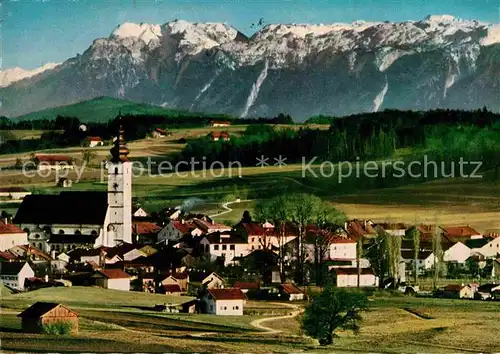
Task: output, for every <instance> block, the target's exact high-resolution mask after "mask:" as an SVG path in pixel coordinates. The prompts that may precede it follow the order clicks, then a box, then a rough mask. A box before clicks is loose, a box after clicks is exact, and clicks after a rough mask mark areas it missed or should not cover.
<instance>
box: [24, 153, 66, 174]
mask: <svg viewBox="0 0 500 354" xmlns="http://www.w3.org/2000/svg"><path fill="white" fill-rule="evenodd" d="M34 163H35V165H36V166H37V170H38V171H46V170H72V169H73V168H74V165H73V162H72V161H71V158H70V157H69V156H66V155H36V156H35V159H34Z"/></svg>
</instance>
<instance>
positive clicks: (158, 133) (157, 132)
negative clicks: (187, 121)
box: [151, 128, 167, 138]
mask: <svg viewBox="0 0 500 354" xmlns="http://www.w3.org/2000/svg"><path fill="white" fill-rule="evenodd" d="M151 136H152V137H153V138H164V137H166V136H167V132H166V130H164V129H161V128H155V129H154V130H153V131H152V132H151Z"/></svg>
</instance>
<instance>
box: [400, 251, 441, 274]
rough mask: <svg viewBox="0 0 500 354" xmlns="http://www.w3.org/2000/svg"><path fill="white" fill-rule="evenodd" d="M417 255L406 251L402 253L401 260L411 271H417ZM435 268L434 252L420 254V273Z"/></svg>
mask: <svg viewBox="0 0 500 354" xmlns="http://www.w3.org/2000/svg"><path fill="white" fill-rule="evenodd" d="M414 257H415V254H414V252H413V250H404V251H401V258H402V259H403V261H404V262H405V263H406V265H407V266H408V268H409V269H415V264H414V263H415V259H414ZM433 266H434V255H433V253H432V251H422V250H420V251H419V252H418V257H417V269H418V272H419V273H420V272H422V271H423V270H429V269H431V268H432V267H433Z"/></svg>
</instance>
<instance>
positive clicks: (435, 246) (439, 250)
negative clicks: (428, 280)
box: [432, 219, 443, 290]
mask: <svg viewBox="0 0 500 354" xmlns="http://www.w3.org/2000/svg"><path fill="white" fill-rule="evenodd" d="M432 253H433V256H434V269H433V271H434V273H433V277H432V286H433V288H434V290H436V289H437V283H438V281H439V273H440V270H441V265H442V262H443V246H442V235H441V229H440V227H439V223H438V220H437V219H436V223H435V224H434V233H433V235H432Z"/></svg>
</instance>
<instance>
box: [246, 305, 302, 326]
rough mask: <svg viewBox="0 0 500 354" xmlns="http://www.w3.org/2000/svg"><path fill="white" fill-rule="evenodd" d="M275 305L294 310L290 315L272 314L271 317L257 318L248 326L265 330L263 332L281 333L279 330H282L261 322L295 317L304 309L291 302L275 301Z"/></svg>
mask: <svg viewBox="0 0 500 354" xmlns="http://www.w3.org/2000/svg"><path fill="white" fill-rule="evenodd" d="M275 305H278V306H281V305H284V306H286V307H290V308H292V309H294V310H295V311H293V312H292V313H291V314H290V315H286V316H273V317H266V318H260V319H258V320H255V321H252V322H251V323H250V326H253V327H255V328H258V329H261V330H264V331H266V333H265V334H277V333H281V332H283V331H282V330H279V329H274V328H270V327H266V326H263V325H262V323H263V322H267V321H277V320H286V319H289V318H295V317H296V316H297V315H298V314H300V313H302V312H303V311H304V309H301V308H300V307H299V306H297V305H293V304H286V303H275Z"/></svg>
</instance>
